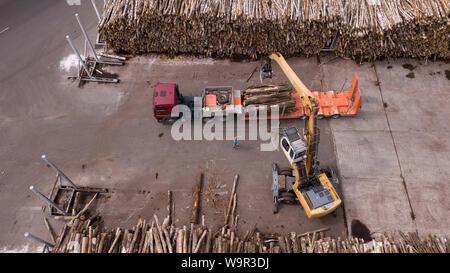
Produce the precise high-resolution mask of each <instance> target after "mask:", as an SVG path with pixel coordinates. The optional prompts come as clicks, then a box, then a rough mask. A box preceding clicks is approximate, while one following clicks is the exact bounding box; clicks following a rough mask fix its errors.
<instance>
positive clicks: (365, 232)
mask: <svg viewBox="0 0 450 273" xmlns="http://www.w3.org/2000/svg"><path fill="white" fill-rule="evenodd" d="M351 229H352V236H353V237H357V238H361V239H363V240H364V241H365V242H369V241H372V237H371V236H370V230H369V229H368V228H367V226H366V225H365V224H364V223H362V222H361V221H359V220H358V219H354V220H352V227H351Z"/></svg>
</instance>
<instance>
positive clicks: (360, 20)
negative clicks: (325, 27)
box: [336, 0, 450, 60]
mask: <svg viewBox="0 0 450 273" xmlns="http://www.w3.org/2000/svg"><path fill="white" fill-rule="evenodd" d="M449 16H450V2H448V1H447V0H389V1H385V0H353V1H349V6H348V8H347V10H346V13H345V16H344V18H343V24H342V25H341V26H342V27H341V29H340V41H339V43H338V44H337V45H336V51H337V54H338V55H340V56H344V57H350V58H353V59H357V60H375V59H377V58H380V57H414V58H429V57H434V58H442V59H448V58H450V48H449V44H450V34H449V33H450V25H449Z"/></svg>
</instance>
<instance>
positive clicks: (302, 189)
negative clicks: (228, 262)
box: [262, 53, 341, 218]
mask: <svg viewBox="0 0 450 273" xmlns="http://www.w3.org/2000/svg"><path fill="white" fill-rule="evenodd" d="M270 60H274V61H276V62H277V63H278V65H279V66H280V67H281V69H282V70H283V72H284V74H285V75H286V77H287V78H288V79H289V81H290V82H291V84H292V86H293V87H294V89H295V91H296V92H297V93H298V94H299V95H300V99H301V101H302V104H303V107H304V108H305V110H306V111H309V116H306V117H305V128H304V129H303V139H304V142H305V143H304V144H306V148H307V149H306V155H305V154H302V152H304V149H302V148H301V145H299V141H300V135H299V133H298V130H297V129H296V128H295V130H292V128H289V129H285V130H284V131H283V138H282V140H281V143H280V145H281V149H284V153H285V155H286V157H287V158H288V160H289V161H290V162H291V166H292V169H293V173H294V177H295V181H292V180H291V182H289V183H292V184H291V185H292V186H291V189H292V191H293V192H294V194H295V195H296V196H297V198H298V200H299V202H300V203H301V205H302V207H303V208H304V209H305V212H306V214H307V215H308V217H309V218H316V217H320V216H324V215H327V214H329V213H331V212H333V211H334V210H336V209H337V208H338V207H339V206H340V204H341V199H340V197H339V195H338V193H337V191H336V189H335V188H334V186H333V184H332V183H331V182H330V180H329V178H328V177H327V174H326V173H324V172H321V171H319V170H318V166H316V165H318V164H317V162H316V154H317V150H318V144H319V139H320V138H319V134H320V132H319V128H317V123H316V119H317V113H318V111H319V103H318V101H317V98H316V96H315V95H314V94H313V93H312V92H311V91H310V90H309V89H308V87H306V86H305V85H304V84H303V82H302V81H301V80H300V79H299V78H298V76H297V74H296V73H295V72H294V70H292V68H291V67H290V66H289V64H288V63H287V62H286V60H285V59H284V57H283V56H282V55H281V54H280V53H273V54H271V55H270V56H269V59H268V60H267V63H266V65H265V66H264V67H265V69H264V70H263V71H262V72H264V73H267V72H270V73H269V74H270V76H272V73H271V64H270ZM294 131H295V132H296V134H297V136H295V132H294ZM283 141H285V142H283ZM302 141H303V140H302ZM289 143H290V144H289ZM299 147H300V148H299ZM294 150H296V151H294ZM297 155H298V157H297ZM302 155H303V156H302ZM272 171H273V184H272V190H273V192H274V203H275V207H276V204H277V203H278V202H279V201H278V200H279V197H280V196H279V190H278V178H277V177H278V171H277V168H275V167H273V169H272ZM336 179H337V178H336ZM285 181H288V178H286V180H285ZM286 188H287V187H286ZM325 196H326V200H325V199H324V198H325ZM281 198H282V199H283V198H288V199H289V197H286V196H285V197H281ZM318 200H321V201H320V202H318ZM274 211H275V210H274Z"/></svg>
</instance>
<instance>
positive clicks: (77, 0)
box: [66, 0, 81, 6]
mask: <svg viewBox="0 0 450 273" xmlns="http://www.w3.org/2000/svg"><path fill="white" fill-rule="evenodd" d="M66 2H67V5H69V6H73V5H76V6H79V5H81V0H66Z"/></svg>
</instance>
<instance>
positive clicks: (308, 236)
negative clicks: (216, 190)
mask: <svg viewBox="0 0 450 273" xmlns="http://www.w3.org/2000/svg"><path fill="white" fill-rule="evenodd" d="M238 178H239V177H238V176H237V175H236V176H235V178H234V182H233V188H232V191H231V193H230V201H229V203H228V208H227V210H226V211H225V221H224V225H223V226H222V227H220V228H217V230H215V231H213V229H211V228H209V227H207V226H206V225H205V217H204V216H203V217H202V221H201V224H200V225H195V224H192V223H191V224H190V227H189V228H188V227H187V226H185V225H184V226H183V227H177V226H176V225H175V221H173V220H172V218H173V210H172V209H173V206H174V205H173V199H172V194H171V192H170V191H169V194H168V200H169V202H168V213H169V215H168V216H167V217H166V218H164V220H162V221H160V219H159V218H158V216H157V215H156V214H154V215H153V219H150V220H145V219H141V218H140V219H139V220H138V222H137V224H136V226H134V227H133V228H132V229H123V228H120V227H117V228H115V229H109V230H108V229H105V228H103V227H102V226H103V223H102V220H101V218H100V216H91V217H89V216H88V214H89V210H88V208H89V204H88V205H86V207H85V209H83V210H82V211H80V213H78V214H77V216H76V217H74V218H73V219H72V220H70V221H69V222H67V223H66V224H65V225H64V226H63V228H62V230H61V232H60V234H59V235H58V236H57V238H56V240H55V244H54V247H53V248H52V253H368V252H378V253H427V252H428V253H448V252H450V240H449V238H447V237H438V236H431V235H430V236H428V237H426V238H420V237H419V236H418V234H417V233H409V234H403V233H402V232H400V233H399V234H400V239H393V238H392V237H390V236H388V235H386V234H385V235H383V236H381V237H380V238H379V239H378V240H372V241H370V242H364V240H363V239H360V238H353V237H350V238H340V237H338V238H332V237H329V236H324V232H325V231H326V230H328V228H325V229H320V230H316V231H313V232H307V233H302V234H296V233H295V232H291V233H289V234H285V235H283V234H274V233H262V232H260V231H258V229H257V228H256V225H255V226H253V228H252V229H250V230H248V231H247V232H246V233H245V235H244V236H240V232H239V231H238V221H239V215H238V214H237V213H236V208H237V193H236V188H237V181H238ZM94 199H95V197H94V198H93V200H94ZM90 203H91V202H90Z"/></svg>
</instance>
